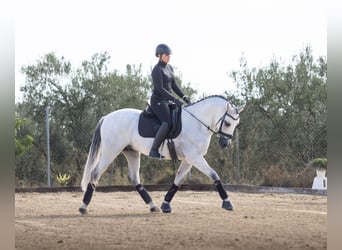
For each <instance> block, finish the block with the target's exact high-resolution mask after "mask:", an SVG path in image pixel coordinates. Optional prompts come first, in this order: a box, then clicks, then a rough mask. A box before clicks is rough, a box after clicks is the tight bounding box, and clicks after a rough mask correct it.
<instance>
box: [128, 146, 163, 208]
mask: <svg viewBox="0 0 342 250" xmlns="http://www.w3.org/2000/svg"><path fill="white" fill-rule="evenodd" d="M122 153H123V154H124V155H125V157H126V159H127V162H128V174H129V177H130V179H131V182H132V184H133V186H134V187H135V190H137V192H138V193H139V195H140V196H141V198H142V199H143V201H144V202H145V203H146V204H148V205H149V206H150V211H151V212H159V208H158V207H157V206H156V205H155V204H154V203H153V201H152V198H151V196H150V194H149V193H148V191H147V190H146V189H145V188H144V186H143V185H142V184H141V183H140V174H139V171H140V153H139V152H136V151H130V150H125V151H123V152H122Z"/></svg>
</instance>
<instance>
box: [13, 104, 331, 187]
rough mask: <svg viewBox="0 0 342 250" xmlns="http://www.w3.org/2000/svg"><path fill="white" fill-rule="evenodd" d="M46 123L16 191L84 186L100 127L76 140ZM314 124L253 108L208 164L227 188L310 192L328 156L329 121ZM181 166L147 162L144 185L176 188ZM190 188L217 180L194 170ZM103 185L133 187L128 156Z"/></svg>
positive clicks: (214, 145)
mask: <svg viewBox="0 0 342 250" xmlns="http://www.w3.org/2000/svg"><path fill="white" fill-rule="evenodd" d="M41 119H42V121H44V120H45V122H42V121H40V122H37V121H31V124H30V126H31V131H32V133H33V138H34V143H33V145H32V147H31V148H30V150H29V151H28V152H26V153H25V154H24V155H22V156H20V157H16V171H15V173H16V175H15V176H16V187H41V186H44V187H45V186H52V187H55V186H61V185H64V184H65V183H61V182H60V181H58V180H57V176H58V175H59V174H62V175H64V174H67V175H69V176H70V179H69V180H68V184H67V185H69V186H79V185H80V181H81V178H82V173H83V167H84V164H85V161H86V159H87V153H88V152H87V150H88V147H89V145H90V142H91V138H92V133H93V130H94V128H95V123H96V122H97V121H94V126H89V127H88V128H86V129H85V128H80V130H76V131H77V132H76V133H78V134H77V137H75V136H74V137H73V136H72V135H70V131H69V130H68V128H66V127H64V126H60V125H59V124H60V123H59V122H58V121H56V120H55V119H54V118H53V117H51V115H49V114H48V112H46V113H45V114H43V113H42V117H41ZM320 119H321V121H322V118H320ZM296 122H298V124H302V126H300V127H296V126H298V125H296V124H293V123H296ZM314 123H315V122H314V121H313V122H312V121H306V122H304V123H299V120H298V118H295V119H294V118H293V117H289V116H288V115H283V116H279V117H277V118H275V117H269V116H267V115H265V114H264V113H263V112H261V111H260V110H259V109H258V107H256V106H252V107H249V108H248V109H247V110H245V111H244V112H243V114H242V116H241V124H240V125H239V127H238V128H237V129H236V131H235V135H234V138H233V143H232V145H231V146H230V147H229V148H228V149H221V148H220V147H219V145H218V142H217V140H216V138H215V137H214V136H213V137H212V140H211V144H210V147H209V151H208V154H207V155H206V156H205V158H206V159H207V161H208V163H209V165H210V166H212V167H213V169H215V170H216V171H217V172H218V174H219V176H220V177H221V179H222V180H223V182H225V183H230V184H250V185H271V186H291V187H310V186H311V184H312V180H313V178H314V176H315V170H314V169H312V168H310V167H309V166H308V162H309V161H310V160H312V159H314V158H316V157H326V155H327V129H326V128H327V125H326V118H325V117H324V118H323V122H320V123H319V125H318V124H317V123H316V124H314ZM303 124H304V125H303ZM73 133H75V131H73ZM73 138H84V141H86V142H87V143H85V145H83V146H82V148H81V146H80V145H81V144H80V142H77V141H74V140H73ZM178 164H179V163H173V162H171V161H157V160H153V159H149V158H148V157H146V156H142V159H141V179H142V183H144V184H168V183H170V184H171V183H172V181H173V178H174V175H175V172H176V170H177V167H178ZM185 183H208V184H209V183H211V180H210V179H209V178H208V177H207V176H204V175H203V174H202V173H200V172H199V171H198V170H196V169H195V168H192V170H191V172H190V173H189V176H188V177H187V179H186V181H185ZM100 185H130V181H129V179H128V173H127V162H126V160H125V158H124V156H123V155H119V157H118V158H117V159H115V161H114V162H113V163H112V164H111V165H110V166H109V167H108V170H107V171H106V172H105V174H104V175H103V176H102V178H101V180H100Z"/></svg>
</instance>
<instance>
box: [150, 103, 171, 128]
mask: <svg viewBox="0 0 342 250" xmlns="http://www.w3.org/2000/svg"><path fill="white" fill-rule="evenodd" d="M151 108H152V110H153V112H154V113H155V114H156V115H157V116H158V119H159V120H160V121H161V122H166V123H167V125H168V127H169V128H171V116H170V107H169V103H168V101H160V100H155V99H154V98H151Z"/></svg>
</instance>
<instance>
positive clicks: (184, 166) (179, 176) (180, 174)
mask: <svg viewBox="0 0 342 250" xmlns="http://www.w3.org/2000/svg"><path fill="white" fill-rule="evenodd" d="M190 169H191V165H190V164H189V163H186V162H182V163H181V164H180V166H179V168H178V171H177V173H176V177H175V180H174V182H173V184H172V186H171V188H170V189H169V191H168V192H167V193H166V195H165V197H164V201H163V203H162V205H161V207H160V208H161V209H162V211H163V213H171V211H172V209H171V205H170V202H171V200H172V198H173V196H174V195H175V194H176V192H177V191H178V189H179V187H180V186H181V185H182V183H183V181H184V178H185V176H186V174H187V173H189V171H190Z"/></svg>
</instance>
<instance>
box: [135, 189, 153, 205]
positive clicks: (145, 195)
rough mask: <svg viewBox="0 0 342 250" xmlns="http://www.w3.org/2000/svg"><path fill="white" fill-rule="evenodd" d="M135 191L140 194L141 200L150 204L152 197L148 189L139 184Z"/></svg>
mask: <svg viewBox="0 0 342 250" xmlns="http://www.w3.org/2000/svg"><path fill="white" fill-rule="evenodd" d="M135 189H136V190H137V191H138V193H139V194H140V196H141V198H142V199H143V200H144V201H145V203H146V204H148V203H150V202H151V201H152V198H151V196H150V195H149V194H148V193H147V191H146V189H145V188H144V187H143V185H141V184H138V185H136V186H135Z"/></svg>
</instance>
